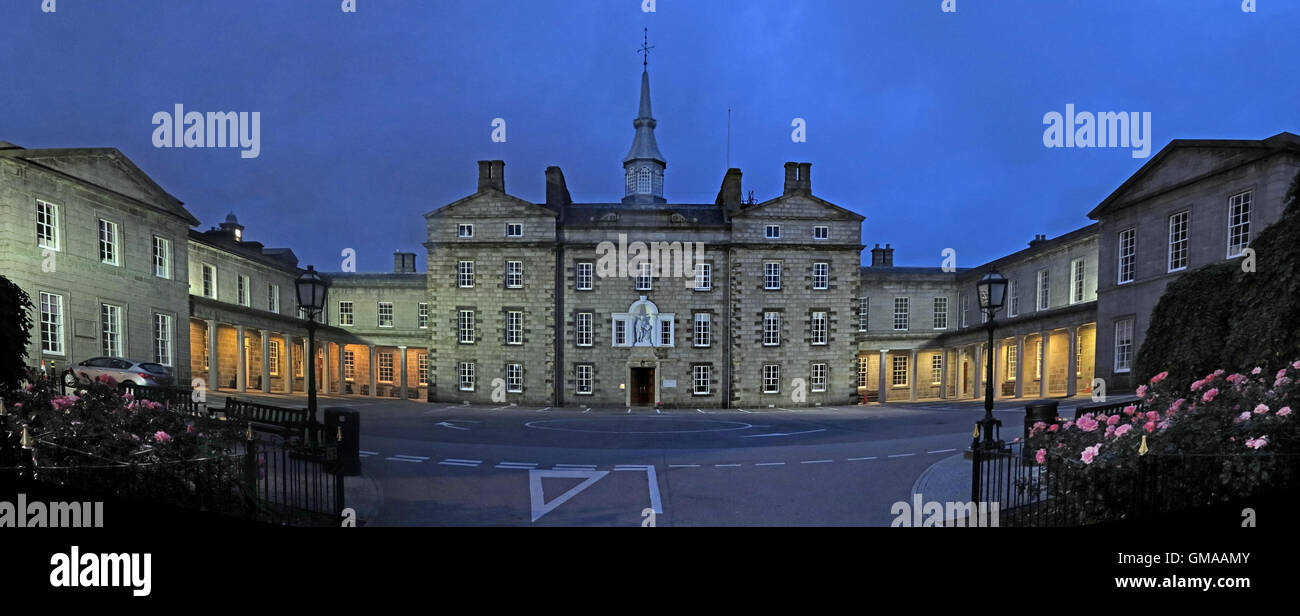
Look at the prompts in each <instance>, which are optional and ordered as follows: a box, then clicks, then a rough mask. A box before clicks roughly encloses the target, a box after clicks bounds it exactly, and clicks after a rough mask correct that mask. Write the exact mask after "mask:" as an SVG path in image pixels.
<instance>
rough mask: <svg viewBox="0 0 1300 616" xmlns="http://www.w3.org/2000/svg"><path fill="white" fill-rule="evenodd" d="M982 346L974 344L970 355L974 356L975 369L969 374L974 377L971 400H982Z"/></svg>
mask: <svg viewBox="0 0 1300 616" xmlns="http://www.w3.org/2000/svg"><path fill="white" fill-rule="evenodd" d="M983 349H984V345H983V344H982V343H981V344H976V345H975V350H974V351H973V352H972V355H974V356H975V369H974V370H972V371H971V372H973V373H974V375H975V387H973V388H971V393H972V394H973V396H972V397H973V398H976V399H979V400H983V399H984V353H983Z"/></svg>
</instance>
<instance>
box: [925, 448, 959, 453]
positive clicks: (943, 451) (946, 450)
mask: <svg viewBox="0 0 1300 616" xmlns="http://www.w3.org/2000/svg"><path fill="white" fill-rule="evenodd" d="M950 451H957V450H956V449H939V450H936V451H927V452H925V453H948V452H950Z"/></svg>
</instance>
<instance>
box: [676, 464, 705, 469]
mask: <svg viewBox="0 0 1300 616" xmlns="http://www.w3.org/2000/svg"><path fill="white" fill-rule="evenodd" d="M699 467H700V465H699V464H669V465H668V468H699Z"/></svg>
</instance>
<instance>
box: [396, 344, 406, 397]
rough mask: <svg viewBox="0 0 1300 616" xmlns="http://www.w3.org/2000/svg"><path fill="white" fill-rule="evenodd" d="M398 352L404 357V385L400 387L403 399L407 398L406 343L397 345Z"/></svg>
mask: <svg viewBox="0 0 1300 616" xmlns="http://www.w3.org/2000/svg"><path fill="white" fill-rule="evenodd" d="M397 354H398V356H400V357H401V358H402V386H401V388H400V389H401V396H402V400H406V347H405V346H404V345H399V346H398V347H397Z"/></svg>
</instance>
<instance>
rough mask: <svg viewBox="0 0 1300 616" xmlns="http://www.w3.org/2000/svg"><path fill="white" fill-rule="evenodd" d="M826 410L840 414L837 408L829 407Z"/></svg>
mask: <svg viewBox="0 0 1300 616" xmlns="http://www.w3.org/2000/svg"><path fill="white" fill-rule="evenodd" d="M826 410H828V411H836V412H839V409H837V408H835V407H833V406H828V407H826Z"/></svg>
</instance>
